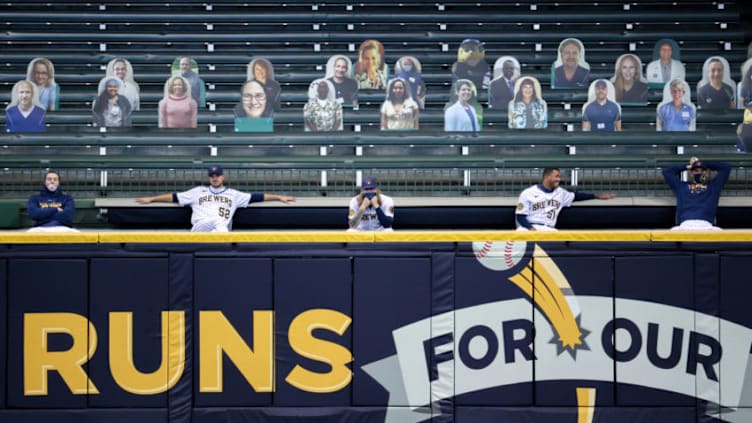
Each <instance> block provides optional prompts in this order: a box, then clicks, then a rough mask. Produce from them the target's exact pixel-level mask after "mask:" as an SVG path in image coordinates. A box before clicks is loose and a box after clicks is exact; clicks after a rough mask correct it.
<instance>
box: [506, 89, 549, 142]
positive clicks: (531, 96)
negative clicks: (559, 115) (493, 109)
mask: <svg viewBox="0 0 752 423" xmlns="http://www.w3.org/2000/svg"><path fill="white" fill-rule="evenodd" d="M508 108H509V111H508V112H507V113H508V114H509V124H508V125H509V127H510V128H513V129H543V128H546V127H548V105H546V101H545V100H543V97H542V96H541V86H540V82H539V81H538V80H537V79H536V78H533V77H532V76H521V77H520V78H519V79H517V82H515V84H514V99H512V101H510V102H509V106H508Z"/></svg>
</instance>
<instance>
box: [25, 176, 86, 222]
mask: <svg viewBox="0 0 752 423" xmlns="http://www.w3.org/2000/svg"><path fill="white" fill-rule="evenodd" d="M58 208H61V209H63V211H58V210H57V209H58ZM26 211H27V212H28V213H29V217H30V218H31V220H32V226H68V227H72V226H73V214H75V213H76V204H75V202H74V201H73V197H71V196H70V195H68V194H65V193H63V189H62V188H61V187H60V186H58V187H57V190H55V191H50V190H48V189H47V187H46V186H45V187H43V188H42V190H41V191H39V194H36V195H32V196H31V198H29V203H28V204H27V205H26Z"/></svg>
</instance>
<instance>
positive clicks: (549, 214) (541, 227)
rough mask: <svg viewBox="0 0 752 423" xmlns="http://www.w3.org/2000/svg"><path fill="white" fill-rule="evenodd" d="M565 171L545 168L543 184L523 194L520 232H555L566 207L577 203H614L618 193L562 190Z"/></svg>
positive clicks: (520, 205)
mask: <svg viewBox="0 0 752 423" xmlns="http://www.w3.org/2000/svg"><path fill="white" fill-rule="evenodd" d="M560 183H561V172H560V171H559V169H557V168H545V169H544V170H543V180H542V181H541V183H539V184H536V185H533V186H531V187H530V188H528V189H526V190H524V191H522V193H521V194H520V198H519V200H517V210H516V212H515V217H516V218H517V230H519V231H524V230H530V231H555V230H556V219H557V218H558V217H559V212H560V211H561V209H562V208H563V207H569V206H571V205H572V203H573V202H575V201H582V200H590V199H593V198H597V199H599V200H610V199H612V198H614V197H616V195H614V194H591V193H584V192H569V191H567V190H565V189H564V188H561V187H560V186H559V184H560Z"/></svg>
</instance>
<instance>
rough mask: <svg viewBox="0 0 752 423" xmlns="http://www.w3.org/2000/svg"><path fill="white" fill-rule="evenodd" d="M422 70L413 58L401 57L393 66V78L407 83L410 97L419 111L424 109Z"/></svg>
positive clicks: (424, 84) (418, 62)
mask: <svg viewBox="0 0 752 423" xmlns="http://www.w3.org/2000/svg"><path fill="white" fill-rule="evenodd" d="M422 69H423V66H422V65H421V64H420V61H419V60H418V59H416V58H415V57H413V56H402V57H400V58H399V60H397V62H396V63H395V64H394V77H395V78H402V79H404V80H405V81H407V83H408V84H409V85H410V96H412V99H413V100H414V101H416V102H417V103H418V106H420V108H421V109H423V108H425V107H426V83H425V82H423V74H422V73H421V72H422ZM388 96H389V90H387V97H388Z"/></svg>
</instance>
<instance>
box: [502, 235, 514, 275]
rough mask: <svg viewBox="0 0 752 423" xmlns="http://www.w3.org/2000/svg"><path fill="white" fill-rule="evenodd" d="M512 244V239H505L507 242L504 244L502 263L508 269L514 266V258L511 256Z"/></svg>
mask: <svg viewBox="0 0 752 423" xmlns="http://www.w3.org/2000/svg"><path fill="white" fill-rule="evenodd" d="M513 245H514V241H507V244H506V245H505V246H504V263H505V264H506V265H507V267H509V268H510V269H511V268H512V267H514V259H513V258H512V246H513Z"/></svg>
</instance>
